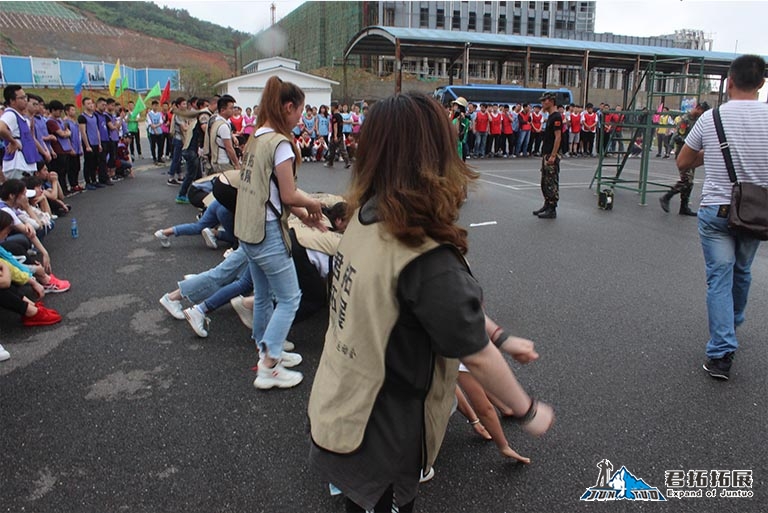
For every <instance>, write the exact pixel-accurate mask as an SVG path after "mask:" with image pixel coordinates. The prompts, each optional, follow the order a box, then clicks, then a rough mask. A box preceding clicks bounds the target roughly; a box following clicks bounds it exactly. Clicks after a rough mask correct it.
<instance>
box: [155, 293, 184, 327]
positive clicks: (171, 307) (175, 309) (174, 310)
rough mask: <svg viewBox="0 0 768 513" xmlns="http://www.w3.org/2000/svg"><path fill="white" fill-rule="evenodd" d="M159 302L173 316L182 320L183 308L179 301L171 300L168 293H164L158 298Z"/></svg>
mask: <svg viewBox="0 0 768 513" xmlns="http://www.w3.org/2000/svg"><path fill="white" fill-rule="evenodd" d="M160 304H161V305H163V307H164V308H165V309H166V310H168V313H169V314H171V315H172V316H173V317H175V318H176V319H179V320H180V321H183V320H184V308H183V307H182V306H181V301H176V300H173V299H171V298H170V297H169V296H168V294H165V295H163V297H161V298H160Z"/></svg>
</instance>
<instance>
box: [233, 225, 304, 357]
mask: <svg viewBox="0 0 768 513" xmlns="http://www.w3.org/2000/svg"><path fill="white" fill-rule="evenodd" d="M240 247H241V248H243V251H245V254H246V255H247V256H248V267H249V268H250V270H251V278H252V279H253V290H254V298H253V299H254V304H253V340H254V341H255V342H256V345H257V346H258V347H259V353H262V354H266V355H267V356H269V357H270V358H275V359H280V355H281V354H282V352H283V342H284V341H285V339H286V337H287V336H288V331H289V330H290V329H291V324H293V319H294V317H295V316H296V311H297V310H298V309H299V303H300V301H301V289H299V279H298V277H297V276H296V266H295V265H294V263H293V259H292V258H291V255H290V254H289V253H288V249H286V247H285V242H284V241H283V236H282V234H281V232H280V222H279V221H277V220H274V221H267V223H266V236H265V237H264V240H263V241H262V242H261V244H248V243H246V242H243V241H240ZM270 290H271V291H272V294H274V299H275V301H277V306H274V307H273V304H272V297H273V296H272V294H270V293H269V291H270Z"/></svg>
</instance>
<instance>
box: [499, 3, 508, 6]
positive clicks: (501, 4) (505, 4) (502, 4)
mask: <svg viewBox="0 0 768 513" xmlns="http://www.w3.org/2000/svg"><path fill="white" fill-rule="evenodd" d="M506 6H507V2H499V7H506Z"/></svg>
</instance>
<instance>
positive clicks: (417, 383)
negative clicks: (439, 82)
mask: <svg viewBox="0 0 768 513" xmlns="http://www.w3.org/2000/svg"><path fill="white" fill-rule="evenodd" d="M455 147H456V134H455V132H454V131H453V130H452V127H451V125H450V122H449V121H448V118H447V117H446V115H445V112H444V111H443V109H442V107H441V106H440V105H439V104H438V103H437V102H436V101H434V100H433V99H431V98H428V97H427V96H425V95H423V94H419V93H411V94H401V95H396V96H393V97H390V98H387V99H385V100H381V101H379V102H377V103H376V105H374V106H373V108H372V109H371V112H370V115H369V116H368V118H367V119H366V121H365V127H364V128H363V129H362V130H361V131H360V146H359V153H358V160H357V162H356V164H355V169H354V172H353V174H352V184H351V187H350V192H349V195H348V201H349V203H350V208H351V211H352V212H353V214H352V218H351V219H350V222H349V225H348V226H347V230H346V231H345V233H344V237H343V238H342V240H341V243H340V244H339V247H338V250H337V252H336V256H335V257H334V264H333V269H332V270H331V274H332V277H333V278H332V283H331V287H330V300H329V304H330V319H329V325H328V331H327V333H326V337H325V345H324V348H323V354H322V357H321V359H320V364H319V366H318V369H317V374H316V376H315V382H314V385H313V387H312V393H311V396H310V400H309V418H310V423H311V436H312V444H311V449H310V461H311V463H312V465H313V467H314V468H315V469H316V470H318V471H319V473H320V474H321V475H322V476H323V478H324V479H325V480H327V481H328V482H330V483H333V484H334V485H335V486H337V487H338V488H339V489H340V490H341V491H342V492H343V493H344V494H345V496H346V499H347V511H364V510H374V511H387V512H389V511H390V510H391V508H392V505H393V503H396V504H397V505H398V507H399V511H400V512H401V513H406V512H409V511H413V503H414V500H415V496H416V491H417V488H418V484H419V477H420V472H421V471H422V470H425V469H428V468H430V467H431V466H432V464H433V462H434V460H435V458H436V456H437V452H438V450H439V447H440V444H441V443H442V439H443V436H444V435H445V430H446V426H447V423H448V418H449V416H450V413H451V407H452V405H453V401H454V390H455V384H456V376H457V373H458V361H457V359H460V360H461V361H462V362H463V363H464V365H466V367H467V368H468V369H469V370H470V371H471V372H472V374H473V375H474V376H475V377H476V378H477V380H478V381H479V382H480V384H481V385H482V386H483V387H484V388H485V389H486V390H487V391H488V392H489V393H490V394H492V395H493V396H494V397H496V398H498V399H499V400H500V401H501V402H502V403H503V404H504V405H506V406H508V407H509V408H511V409H512V410H513V411H514V412H515V415H516V418H518V419H519V421H520V422H521V423H522V425H523V429H525V430H526V431H527V432H529V433H531V434H536V435H538V434H542V433H544V432H545V431H546V430H547V429H548V428H549V426H550V425H551V423H552V421H553V418H554V415H553V412H552V409H551V408H550V407H549V406H548V405H545V404H543V403H538V402H536V401H534V400H533V399H531V397H529V396H528V394H526V393H525V391H524V390H523V388H522V387H521V386H520V384H519V383H518V382H517V380H516V379H515V377H514V375H513V374H512V371H511V370H510V368H509V366H508V365H507V363H506V361H505V360H504V357H503V356H502V354H501V352H500V351H499V349H501V351H504V352H507V353H510V354H515V355H516V356H518V357H519V356H520V355H519V352H520V349H521V344H520V343H519V341H520V339H515V338H514V337H507V336H506V334H504V331H503V330H502V329H498V330H497V329H496V328H497V327H496V326H495V325H492V326H494V327H493V332H492V333H493V336H492V337H491V339H492V340H493V342H494V343H491V342H490V341H489V336H488V334H487V332H486V329H487V328H486V317H485V313H484V311H483V307H482V290H481V288H480V285H479V284H478V283H477V282H476V281H475V279H474V278H473V277H472V275H471V273H470V271H469V268H468V266H467V264H466V262H465V260H464V258H463V255H464V254H465V253H466V252H467V232H466V230H464V229H463V228H461V227H460V226H458V225H457V224H456V222H457V219H458V217H459V207H460V206H461V204H462V203H463V201H464V190H465V187H466V185H467V184H468V183H469V182H470V181H471V180H473V179H474V178H476V176H477V175H476V174H475V173H473V172H472V171H470V170H469V169H468V168H467V167H466V165H465V164H464V163H463V162H462V161H461V159H460V158H459V156H458V154H457V152H456V151H455ZM526 342H528V341H526ZM526 351H528V352H533V347H532V344H531V345H530V347H527V348H526Z"/></svg>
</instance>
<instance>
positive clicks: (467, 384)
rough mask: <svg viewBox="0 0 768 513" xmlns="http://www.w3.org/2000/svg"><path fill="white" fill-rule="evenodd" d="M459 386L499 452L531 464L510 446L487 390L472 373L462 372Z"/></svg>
mask: <svg viewBox="0 0 768 513" xmlns="http://www.w3.org/2000/svg"><path fill="white" fill-rule="evenodd" d="M459 386H461V389H462V390H463V391H464V393H465V394H466V396H467V400H468V401H469V404H470V405H472V408H474V410H475V411H476V412H477V416H478V418H479V419H480V422H482V424H483V426H485V428H486V429H487V430H488V433H490V435H491V437H492V439H493V442H494V443H495V444H496V447H497V448H498V449H499V452H500V453H501V454H502V455H503V456H505V457H507V458H512V459H515V460H517V461H520V462H522V463H530V462H531V460H530V458H526V457H525V456H521V455H520V454H518V453H517V452H515V451H514V450H513V449H512V448H511V447H510V446H509V442H507V438H506V436H505V435H504V430H503V429H502V427H501V422H500V421H499V416H498V414H497V413H496V409H495V408H494V407H493V404H491V401H489V400H488V396H486V394H485V390H483V387H482V386H481V385H480V383H478V381H477V380H476V379H475V378H474V377H473V376H472V375H471V374H470V373H468V372H460V373H459Z"/></svg>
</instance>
